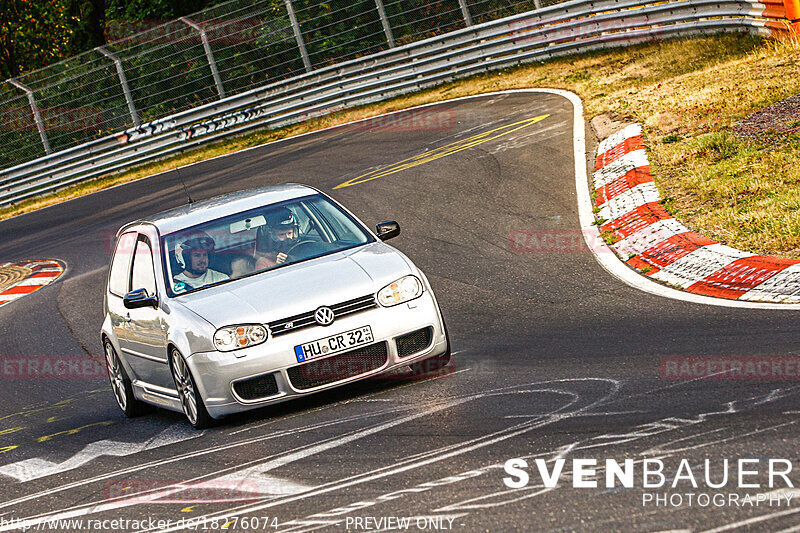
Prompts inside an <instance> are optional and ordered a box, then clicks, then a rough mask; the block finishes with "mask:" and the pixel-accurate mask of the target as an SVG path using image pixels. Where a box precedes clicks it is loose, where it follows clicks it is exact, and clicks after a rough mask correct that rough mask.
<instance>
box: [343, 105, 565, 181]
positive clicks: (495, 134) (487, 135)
mask: <svg viewBox="0 0 800 533" xmlns="http://www.w3.org/2000/svg"><path fill="white" fill-rule="evenodd" d="M549 116H550V115H549V114H548V115H539V116H538V117H533V118H526V119H525V120H520V121H519V122H514V123H512V124H506V125H505V126H501V127H499V128H495V129H493V130H489V131H485V132H483V133H479V134H477V135H473V136H471V137H467V138H466V139H462V140H460V141H455V142H453V143H450V144H447V145H445V146H441V147H439V148H435V149H433V150H430V151H427V152H423V153H421V154H417V155H415V156H414V157H409V158H408V159H403V160H402V161H398V162H397V163H394V164H392V165H389V166H386V167H383V168H379V169H376V170H373V171H371V172H367V173H366V174H362V175H361V176H358V177H357V178H353V179H350V180H348V181H345V182H344V183H340V184H339V185H337V186H336V187H334V189H342V188H344V187H350V186H351V185H358V184H359V183H366V182H368V181H372V180H375V179H378V178H382V177H384V176H388V175H390V174H395V173H397V172H402V171H403V170H406V169H409V168H412V167H416V166H419V165H424V164H425V163H429V162H431V161H435V160H437V159H441V158H442V157H447V156H449V155H453V154H455V153H458V152H461V151H462V150H466V149H468V148H472V147H474V146H478V145H479V144H483V143H486V142H489V141H493V140H495V139H498V138H500V137H503V136H505V135H508V134H510V133H514V132H515V131H519V130H521V129H523V128H527V127H528V126H532V125H533V124H536V123H537V122H540V121H542V120H544V119H546V118H547V117H549Z"/></svg>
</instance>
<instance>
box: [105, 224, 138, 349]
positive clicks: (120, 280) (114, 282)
mask: <svg viewBox="0 0 800 533" xmlns="http://www.w3.org/2000/svg"><path fill="white" fill-rule="evenodd" d="M136 236H137V233H136V232H135V231H130V232H128V233H123V234H122V235H120V237H119V239H117V246H116V247H115V248H114V257H113V258H112V260H111V269H110V270H109V274H108V293H107V294H106V305H107V307H108V317H109V319H110V321H111V331H112V332H113V333H114V336H115V337H116V338H117V341H118V342H119V344H120V347H122V346H123V345H124V344H125V342H126V337H127V336H128V322H127V316H128V310H127V309H126V308H125V305H124V304H123V303H122V298H123V297H124V296H125V294H126V293H127V292H128V291H129V290H130V288H129V287H130V277H131V260H132V259H133V250H134V248H135V247H136ZM125 361H126V362H128V364H130V362H129V361H128V358H127V357H126V358H125Z"/></svg>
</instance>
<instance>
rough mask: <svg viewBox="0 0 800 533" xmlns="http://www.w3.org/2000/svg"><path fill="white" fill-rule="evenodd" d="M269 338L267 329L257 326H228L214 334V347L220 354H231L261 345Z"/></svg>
mask: <svg viewBox="0 0 800 533" xmlns="http://www.w3.org/2000/svg"><path fill="white" fill-rule="evenodd" d="M268 336H269V334H268V333H267V328H265V327H264V326H259V325H257V324H248V325H242V326H226V327H224V328H219V329H218V330H217V332H216V333H214V346H215V347H216V348H217V350H219V351H220V352H230V351H231V350H238V349H239V348H247V347H249V346H255V345H256V344H261V343H262V342H264V341H265V340H267V337H268Z"/></svg>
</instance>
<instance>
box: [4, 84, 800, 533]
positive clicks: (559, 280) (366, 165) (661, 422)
mask: <svg viewBox="0 0 800 533" xmlns="http://www.w3.org/2000/svg"><path fill="white" fill-rule="evenodd" d="M543 115H547V116H546V117H545V118H542V119H540V120H538V121H534V120H531V119H533V118H535V117H542V116H543ZM572 117H573V108H572V104H571V103H570V102H569V101H568V100H566V99H564V98H563V97H561V96H557V95H552V94H530V93H518V94H510V95H489V96H485V97H481V98H477V99H468V100H461V101H456V102H451V103H443V104H440V105H438V106H434V107H428V108H424V110H418V111H415V112H406V113H405V114H404V115H400V116H395V117H394V118H383V119H379V120H373V121H368V122H365V123H360V124H356V125H351V126H345V127H340V128H336V129H331V130H327V131H324V132H320V133H317V134H312V135H308V136H304V137H301V138H296V139H294V140H288V141H284V142H279V143H276V144H270V145H267V146H263V147H259V148H256V149H252V150H248V151H245V152H240V153H238V154H235V155H231V156H228V157H222V158H218V159H215V160H212V161H208V162H206V163H202V164H197V165H194V166H191V167H188V168H186V169H184V170H183V171H182V172H181V174H182V176H183V178H184V179H185V180H186V182H187V185H188V187H189V189H190V191H191V194H192V196H194V198H195V199H202V198H208V197H211V196H214V195H217V194H220V193H224V192H228V191H233V190H238V189H244V188H250V187H255V186H261V185H268V184H276V183H284V182H300V183H307V184H310V185H313V186H316V187H318V188H320V189H322V190H323V191H325V192H328V193H329V194H332V195H333V196H334V197H335V198H336V199H338V200H340V201H341V202H342V203H344V205H346V206H347V207H349V208H350V209H351V210H353V211H354V212H355V213H356V214H357V215H358V216H359V217H360V218H361V219H362V220H364V221H365V222H366V223H367V224H370V225H374V224H375V223H377V222H379V221H382V220H393V219H394V220H398V221H399V222H400V225H401V228H402V233H401V235H400V237H398V238H397V239H395V240H393V241H391V244H392V245H394V246H396V247H397V248H399V249H400V250H402V251H403V252H405V253H406V254H408V255H409V256H410V257H411V258H412V259H413V260H414V261H415V262H416V263H417V265H418V266H420V268H422V269H423V270H424V271H425V272H426V274H427V275H428V277H429V279H430V281H431V283H432V285H433V287H434V289H435V291H436V294H437V296H438V299H439V302H440V305H441V307H442V310H443V313H444V315H445V317H446V319H447V322H448V326H449V329H450V333H451V336H452V341H453V345H454V350H455V351H456V352H457V354H456V355H455V357H454V362H453V366H452V367H451V368H450V371H449V372H448V373H446V374H442V375H435V376H429V377H427V378H417V379H413V378H410V377H408V376H392V377H385V378H379V379H372V380H368V381H365V382H361V383H359V384H356V385H352V386H347V387H344V388H339V389H335V390H333V391H330V392H327V393H323V394H319V395H316V396H313V397H310V398H307V399H304V400H300V401H295V402H291V403H284V404H281V405H278V406H274V407H270V408H265V409H262V410H258V411H253V412H250V413H247V414H245V415H240V416H236V417H232V418H229V419H226V420H225V422H224V423H223V424H220V425H219V426H217V427H215V428H213V429H211V430H207V431H205V432H203V433H199V432H196V431H194V430H193V429H192V428H191V427H190V426H189V425H188V423H186V422H185V421H184V419H183V417H182V416H180V415H178V414H175V413H171V412H166V411H155V412H154V413H152V414H149V415H146V416H144V417H142V418H139V419H130V420H129V419H126V418H125V417H124V416H123V415H122V413H121V412H120V411H119V409H118V407H117V405H116V404H115V402H114V398H113V395H112V392H111V389H110V386H109V385H108V383H107V379H105V378H104V377H102V376H101V377H94V378H92V377H87V378H82V379H75V378H64V379H59V378H52V379H25V378H15V377H14V376H10V375H8V374H7V373H4V374H3V375H2V378H1V379H2V381H0V481H1V482H0V531H5V530H15V529H14V528H17V527H19V526H20V525H21V524H20V523H19V522H14V520H20V519H27V518H33V519H35V518H36V517H38V516H40V515H54V516H56V517H59V518H75V519H81V518H82V519H86V520H89V519H92V520H111V519H131V520H142V519H147V518H150V519H153V520H155V521H157V520H172V521H173V522H172V526H173V527H171V528H170V527H164V526H165V524H158V523H157V522H155V523H150V524H147V523H143V524H134V527H133V528H132V529H130V528H129V529H126V528H124V527H117V528H116V529H117V530H118V531H133V530H147V531H150V530H152V531H164V530H185V528H184V527H181V526H176V525H175V521H178V520H181V519H185V520H189V519H197V520H202V519H204V518H205V519H206V520H208V522H206V528H207V529H218V528H219V527H221V526H222V525H223V524H226V523H228V519H231V520H234V519H235V520H239V522H233V521H231V522H230V524H229V526H228V530H229V531H275V530H276V529H275V526H276V525H277V526H278V530H281V531H342V530H345V528H349V529H350V530H353V531H355V530H365V529H367V528H368V529H380V528H384V529H385V530H395V529H397V528H398V526H397V524H396V523H392V524H394V525H393V526H392V524H390V523H389V522H385V521H384V522H380V523H379V522H376V521H375V520H379V519H381V518H384V519H386V518H388V517H413V519H412V522H411V530H418V529H417V525H419V526H426V527H427V530H436V528H435V527H434V526H436V527H440V528H441V527H442V526H444V527H445V528H451V529H452V530H456V531H520V530H527V531H615V530H616V531H621V530H625V531H628V530H636V531H668V530H692V531H706V530H717V531H728V530H770V531H779V530H784V529H790V528H792V527H794V526H796V525H797V524H800V497H796V498H795V499H794V500H792V501H791V505H790V506H788V507H787V505H786V499H787V498H791V497H793V496H795V495H800V492H798V493H794V492H792V491H783V492H775V491H776V490H777V489H780V488H784V487H785V484H780V483H779V484H776V486H775V487H773V488H770V487H769V485H768V476H767V475H766V474H767V468H766V464H767V463H766V461H767V460H768V459H787V460H790V461H792V462H793V463H794V464H795V466H796V468H798V469H800V464H797V461H798V452H797V442H798V437H800V428H799V427H798V424H797V422H798V413H800V382H798V381H797V378H796V376H795V378H794V379H785V380H765V379H751V380H743V379H738V380H728V379H712V380H708V379H693V380H692V379H683V380H673V379H665V376H662V373H661V363H662V360H664V358H676V357H677V358H680V357H707V356H713V357H722V358H737V357H741V356H763V357H785V356H797V355H798V342H797V341H798V338H800V315H798V312H796V311H781V310H778V311H765V310H745V309H734V308H724V307H715V306H704V305H698V304H691V303H686V302H681V301H677V300H671V299H665V298H659V297H656V296H651V295H649V294H646V293H644V292H640V291H637V290H636V289H633V288H630V287H628V286H626V285H624V284H623V283H621V282H619V281H618V280H616V279H615V278H613V277H611V276H610V275H609V274H607V273H606V272H605V271H604V270H603V269H602V268H601V267H600V266H599V265H598V263H597V262H596V260H595V258H594V257H593V255H592V254H591V253H590V251H589V250H588V248H587V247H586V246H585V244H584V243H583V240H582V238H578V239H574V240H572V239H573V237H576V236H580V232H579V225H578V215H577V203H576V193H575V171H574V164H573V152H572V131H573V124H572ZM395 119H396V120H395ZM510 125H515V126H513V127H512V126H510ZM490 131H492V132H494V133H493V134H491V135H482V134H484V133H486V132H490ZM501 134H502V135H501ZM453 143H457V144H453ZM442 147H447V148H442ZM592 148H593V147H592V146H591V143H590V145H589V146H587V152H588V153H590V154H591V153H592ZM436 149H440V150H438V151H436ZM430 151H435V152H432V153H435V154H436V157H429V158H416V159H412V160H411V161H412V162H413V164H407V160H409V159H410V158H415V156H420V154H423V153H425V152H430ZM381 169H384V170H385V171H383V170H381ZM361 177H374V178H375V179H371V180H369V181H364V180H363V179H356V178H361ZM348 181H352V182H356V183H357V184H355V185H352V186H348V187H342V188H338V189H335V190H334V187H336V186H337V185H340V184H342V183H345V182H348ZM185 201H186V197H185V194H184V192H183V189H182V187H181V186H180V182H179V180H178V177H177V176H176V174H175V173H168V174H164V175H160V176H156V177H153V178H149V179H145V180H141V181H138V182H134V183H131V184H128V185H125V186H120V187H117V188H113V189H110V190H106V191H103V192H100V193H97V194H93V195H91V196H88V197H84V198H79V199H76V200H72V201H69V202H67V203H65V204H62V205H59V206H55V207H51V208H47V209H44V210H42V211H39V212H36V213H31V214H27V215H23V216H20V217H17V218H14V219H11V220H8V221H5V222H2V223H0V259H1V260H3V261H16V260H23V259H39V258H42V259H59V260H62V261H64V262H65V263H66V265H67V271H66V272H65V274H64V275H63V276H62V277H61V278H60V279H59V280H58V281H57V282H55V283H53V284H52V285H50V286H48V287H45V288H43V289H42V290H40V291H38V292H36V293H34V294H32V295H30V296H28V297H25V298H22V299H20V300H18V301H16V302H13V303H12V304H11V305H7V306H5V307H4V308H3V309H0V338H2V343H1V344H0V355H2V356H3V357H4V358H14V359H16V360H19V359H24V360H31V359H34V358H46V357H49V358H53V357H83V358H86V357H88V356H89V355H92V356H94V357H95V358H98V360H100V357H101V354H102V350H101V345H100V342H99V328H100V325H101V322H102V310H101V307H102V291H103V286H104V283H105V276H106V270H107V265H108V262H109V259H110V249H111V246H112V239H113V235H114V233H115V232H116V230H117V228H119V227H120V226H121V225H122V224H124V223H126V222H128V221H130V220H133V219H137V218H139V217H141V216H144V215H147V214H151V213H154V212H157V211H161V210H164V209H167V208H171V207H174V206H177V205H180V204H182V203H184V202H185ZM519 231H523V232H528V235H536V236H540V237H541V236H548V235H549V236H552V235H561V236H563V237H565V238H567V240H568V241H569V242H574V243H577V244H574V245H572V246H567V247H560V248H559V247H556V249H542V248H538V249H532V250H528V251H527V253H519V251H518V250H512V248H513V246H511V244H510V242H509V239H510V236H513V235H516V234H517V233H515V232H519ZM536 457H539V458H543V459H546V460H552V459H555V458H556V457H561V458H564V459H566V461H567V462H566V465H565V466H564V471H563V472H562V478H561V480H560V481H559V483H558V486H557V487H556V488H546V487H544V486H543V484H542V480H541V477H540V476H539V475H538V473H537V470H536V467H535V465H534V463H533V459H534V458H536ZM513 458H527V460H528V461H529V464H530V468H528V469H527V471H528V472H529V473H530V484H529V485H528V486H526V487H523V488H519V489H510V488H508V487H507V486H506V485H505V484H504V483H503V478H504V477H507V475H508V474H506V473H505V472H504V470H503V464H504V463H505V462H506V461H507V460H509V459H513ZM648 458H651V459H652V458H660V459H662V460H663V463H664V465H666V469H665V474H666V478H667V484H666V485H665V486H664V487H661V488H655V489H652V488H647V489H646V488H643V487H642V476H641V469H640V467H641V465H642V460H644V459H648ZM572 459H596V460H597V462H598V465H599V466H598V468H597V475H598V480H599V488H574V487H573V484H572V477H571V476H570V475H569V472H570V470H571V464H572V463H571V460H572ZM606 459H616V460H617V461H619V462H622V461H623V460H624V459H632V460H634V461H635V464H636V465H637V467H636V468H637V469H636V481H635V484H636V486H635V487H633V488H625V487H620V486H616V487H614V488H610V489H609V488H606V487H605V474H604V470H603V466H604V465H605V461H606ZM683 459H685V460H687V461H688V463H689V464H690V465H691V467H692V469H693V471H694V474H695V476H696V477H697V481H698V485H699V488H694V487H693V486H692V484H691V483H690V482H689V481H686V480H685V479H684V480H682V481H680V483H678V485H677V486H676V488H672V487H671V484H672V478H673V477H675V476H674V473H675V471H676V469H677V466H678V464H679V463H680V462H681V460H683ZM706 459H708V460H709V461H710V465H711V470H712V472H711V477H712V481H714V482H718V481H719V480H720V479H721V475H722V468H723V460H725V459H727V460H728V461H729V462H730V471H729V473H730V479H729V481H728V484H727V485H726V486H725V487H723V488H719V489H712V488H709V487H708V486H707V484H706V483H705V481H703V477H704V470H703V465H704V461H705V460H706ZM738 459H756V460H760V461H761V462H760V466H758V467H757V468H758V470H759V472H760V473H759V475H755V476H751V477H748V478H746V482H750V483H758V484H760V487H755V488H743V489H739V488H737V480H736V474H737V469H736V468H735V467H736V461H737V460H738ZM552 464H553V462H552V461H551V462H550V463H548V465H551V466H552ZM753 468H756V467H754V466H753V463H751V464H750V466H749V467H748V468H746V469H753ZM781 468H783V467H781ZM789 477H790V478H791V480H792V481H794V482H795V483H794V484H795V485H796V484H797V482H800V475H797V474H796V473H792V474H791V475H790V476H789ZM231 480H243V481H244V482H243V484H242V485H241V486H242V487H246V488H247V490H248V491H250V492H247V493H235V494H228V495H227V496H230V497H229V498H226V497H225V496H226V494H224V491H223V490H221V489H220V490H214V487H224V486H228V485H225V483H227V482H230V481H231ZM181 482H187V483H200V482H203V483H205V485H204V486H205V487H211V488H210V489H208V490H206V491H197V490H195V491H194V492H193V491H192V490H191V486H184V487H183V489H185V490H184V491H183V492H182V491H181V487H175V484H176V483H181ZM187 491H188V492H187ZM645 493H651V494H653V495H655V494H658V495H660V496H662V497H663V496H664V495H667V496H668V497H670V496H671V495H672V494H680V495H682V498H683V500H682V502H681V503H680V504H679V505H675V506H673V505H664V504H661V505H658V506H657V505H655V502H652V503H649V504H647V505H644V504H643V494H645ZM688 493H695V494H699V493H707V494H709V495H710V494H713V493H721V494H723V495H724V496H725V498H726V502H725V505H724V506H715V505H713V504H712V505H707V506H701V505H698V503H697V502H693V503H692V504H691V505H690V503H689V501H688V496H686V495H687V494H688ZM733 493H735V494H739V495H741V496H742V497H744V495H745V494H749V495H751V496H752V497H753V498H755V497H756V495H759V494H760V495H767V494H770V493H772V496H773V497H777V496H780V497H782V498H784V499H783V501H782V505H781V506H778V505H777V503H776V502H775V501H773V504H772V506H770V505H769V504H768V503H767V502H761V503H760V505H758V506H755V505H752V506H747V505H744V506H742V505H736V504H730V503H729V501H728V497H729V495H730V494H733ZM226 499H227V500H232V501H225V500H226ZM675 501H677V500H674V499H673V502H675ZM223 517H224V518H223ZM275 518H277V522H275V521H274V519H275ZM245 519H247V520H245ZM254 519H257V520H254ZM366 519H369V521H366ZM418 519H419V520H418ZM219 520H222V522H221V523H220V522H219ZM254 522H258V523H257V524H255V526H256V527H253V526H254ZM36 523H40V521H37V520H34V521H33V522H30V523H29V525H33V524H36ZM200 524H201V525H200V528H202V527H203V525H202V522H201V523H200ZM367 526H368V527H367ZM715 528H716V529H715ZM69 529H70V528H69V527H67V526H62V530H69ZM73 529H77V528H76V527H73Z"/></svg>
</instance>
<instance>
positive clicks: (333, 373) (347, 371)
mask: <svg viewBox="0 0 800 533" xmlns="http://www.w3.org/2000/svg"><path fill="white" fill-rule="evenodd" d="M388 360H389V351H388V348H387V345H386V343H385V342H378V343H375V344H370V345H369V346H364V347H363V348H357V349H355V350H350V351H349V352H344V353H341V354H339V355H333V356H331V357H326V358H325V359H319V360H311V361H309V362H308V363H305V364H302V365H300V366H294V367H292V368H290V369H288V370H287V371H286V372H287V374H289V380H290V381H291V382H292V385H293V386H294V387H295V388H296V389H298V390H305V389H313V388H314V387H320V386H322V385H327V384H329V383H335V382H337V381H342V380H344V379H348V378H352V377H354V376H358V375H361V374H366V373H367V372H371V371H373V370H377V369H379V368H381V367H382V366H383V365H385V364H386V362H387V361H388Z"/></svg>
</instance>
